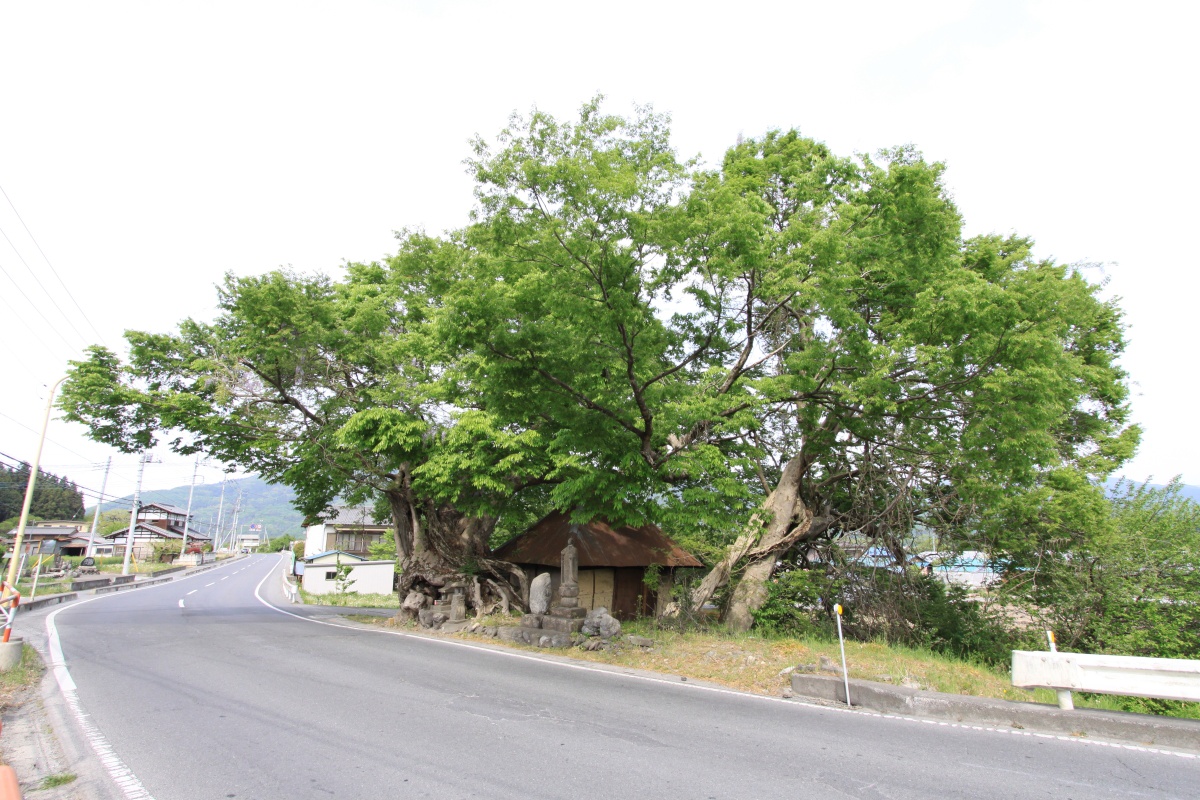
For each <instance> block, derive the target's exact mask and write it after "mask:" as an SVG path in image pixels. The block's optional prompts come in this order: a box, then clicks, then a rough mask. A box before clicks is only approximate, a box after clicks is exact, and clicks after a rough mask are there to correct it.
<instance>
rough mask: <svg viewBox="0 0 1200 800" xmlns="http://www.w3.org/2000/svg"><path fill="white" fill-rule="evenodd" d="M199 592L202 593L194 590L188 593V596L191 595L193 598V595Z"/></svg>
mask: <svg viewBox="0 0 1200 800" xmlns="http://www.w3.org/2000/svg"><path fill="white" fill-rule="evenodd" d="M198 591H200V590H199V589H192V590H191V591H190V592H188V595H189V596H191V595H193V594H195V593H196V592H198Z"/></svg>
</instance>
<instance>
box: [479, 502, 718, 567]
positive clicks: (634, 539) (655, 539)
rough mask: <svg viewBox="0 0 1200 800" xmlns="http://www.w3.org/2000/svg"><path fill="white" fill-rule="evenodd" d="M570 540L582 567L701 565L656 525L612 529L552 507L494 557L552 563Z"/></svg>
mask: <svg viewBox="0 0 1200 800" xmlns="http://www.w3.org/2000/svg"><path fill="white" fill-rule="evenodd" d="M568 538H572V539H574V540H575V547H576V549H577V550H578V551H579V566H581V567H646V566H649V565H651V564H659V565H661V566H664V567H702V566H704V565H703V564H702V563H701V562H700V560H699V559H698V558H696V557H695V556H694V555H692V554H691V553H689V552H687V551H686V550H684V549H683V548H682V547H680V546H679V545H677V544H675V543H674V542H673V541H671V540H670V539H668V538H667V537H666V535H665V534H663V532H662V531H661V530H659V529H658V527H657V526H655V525H643V526H642V527H640V528H631V527H629V526H628V525H622V526H618V527H615V528H614V527H612V526H610V525H609V524H608V523H607V522H605V521H603V520H593V521H591V522H587V523H582V524H577V523H572V522H571V515H570V514H564V513H562V512H561V511H555V512H553V513H551V514H550V515H549V516H547V517H545V518H543V519H542V520H541V521H540V522H538V523H537V524H536V525H534V526H533V527H531V528H530V529H529V530H527V531H525V532H524V533H522V534H521V535H520V536H517V537H516V538H514V539H511V540H509V541H508V542H507V543H505V544H504V545H502V546H500V547H499V548H497V549H496V552H495V553H494V555H495V557H496V558H502V559H504V560H505V561H511V562H512V563H514V564H540V565H543V566H547V567H556V566H558V565H559V563H560V562H561V560H562V551H563V548H565V547H566V546H567V539H568Z"/></svg>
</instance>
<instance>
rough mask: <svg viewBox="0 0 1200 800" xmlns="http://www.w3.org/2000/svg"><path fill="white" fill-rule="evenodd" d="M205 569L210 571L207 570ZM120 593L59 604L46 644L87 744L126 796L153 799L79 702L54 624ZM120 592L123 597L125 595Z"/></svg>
mask: <svg viewBox="0 0 1200 800" xmlns="http://www.w3.org/2000/svg"><path fill="white" fill-rule="evenodd" d="M203 571H205V572H207V570H203ZM268 574H269V573H268ZM197 575H198V573H193V574H192V575H184V576H183V577H181V578H175V579H174V580H171V581H166V582H164V583H159V584H155V585H154V586H144V587H141V588H142V589H143V591H149V590H152V589H156V588H162V587H163V586H173V585H174V584H175V582H176V581H184V580H188V579H189V578H194V577H196V576H197ZM208 585H209V586H212V585H213V584H211V583H210V584H208ZM197 591H198V590H196V589H193V590H192V591H190V592H188V594H195V593H196V592H197ZM117 596H118V594H117V593H115V592H114V593H110V594H102V595H96V596H95V597H90V598H88V599H87V600H77V601H76V602H74V603H71V604H70V605H65V606H59V607H58V608H56V609H55V610H54V611H52V612H50V614H48V615H47V616H46V634H47V639H48V643H47V647H48V649H49V651H50V664H49V666H50V667H52V668H53V671H54V680H55V681H56V682H57V683H58V688H59V691H61V692H62V694H63V700H65V701H66V704H67V708H69V709H70V711H71V715H72V716H73V717H74V718H75V722H76V723H77V724H78V725H79V728H80V730H82V731H83V735H84V738H86V739H87V740H88V744H90V745H91V746H92V750H93V751H94V752H95V753H96V758H97V759H99V761H100V763H101V764H102V765H103V767H104V769H105V771H106V772H107V773H108V775H109V777H110V778H112V780H113V783H115V784H116V785H117V787H118V788H120V789H121V793H122V794H123V795H124V796H125V797H126V800H154V796H153V795H151V794H150V792H148V791H147V790H146V787H145V786H143V785H142V782H141V781H140V780H138V778H137V776H136V775H134V774H133V771H132V770H130V769H129V767H127V766H125V762H123V761H122V760H121V759H120V757H119V756H117V754H116V753H114V752H113V749H112V745H110V744H109V743H108V740H107V739H106V738H105V737H104V734H103V733H101V732H100V729H99V728H97V727H96V725H95V724H93V723H92V721H91V718H90V717H89V716H88V714H87V713H86V712H85V711H84V710H83V706H82V705H81V704H80V702H79V697H78V695H77V694H76V686H75V680H74V679H73V678H72V677H71V671H70V670H68V669H67V665H66V658H65V657H64V656H63V650H62V641H61V640H60V639H59V636H58V628H57V627H56V626H55V624H54V618H55V617H57V616H58V615H59V614H61V613H62V612H64V611H68V610H70V609H72V608H75V607H76V606H81V605H84V604H86V603H94V602H95V601H97V600H105V599H107V598H110V597H117ZM120 596H122V597H123V596H125V595H120ZM179 603H180V605H182V604H183V599H182V598H181V599H180V601H179Z"/></svg>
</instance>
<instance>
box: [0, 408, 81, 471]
mask: <svg viewBox="0 0 1200 800" xmlns="http://www.w3.org/2000/svg"><path fill="white" fill-rule="evenodd" d="M0 417H4V418H5V419H7V420H9V421H10V422H13V423H14V424H17V425H20V426H21V427H22V428H24V429H25V430H27V431H29V432H30V433H36V434H37V435H38V436H41V435H42V432H41V431H35V430H34V429H33V428H31V427H29V426H28V425H26V424H25V423H24V422H21V420H19V419H14V418H12V417H10V416H9V415H8V414H5V413H4V412H3V411H0ZM46 441H47V442H49V443H50V444H52V445H55V446H56V447H61V448H62V449H63V450H66V451H67V452H68V453H70V454H71V455H73V456H79V457H80V458H82V459H84V460H85V461H86V460H87V456H85V455H84V454H83V453H76V452H75V451H74V450H72V449H71V448H69V447H67V446H66V445H65V444H59V443H58V442H56V441H54V440H53V439H51V438H50V437H49V436H47V437H46Z"/></svg>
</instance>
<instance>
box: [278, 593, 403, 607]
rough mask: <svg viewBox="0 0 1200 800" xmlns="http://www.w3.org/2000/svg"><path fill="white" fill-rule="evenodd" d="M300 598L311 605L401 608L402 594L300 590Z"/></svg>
mask: <svg viewBox="0 0 1200 800" xmlns="http://www.w3.org/2000/svg"><path fill="white" fill-rule="evenodd" d="M300 599H301V600H303V601H304V604H305V605H310V606H340V607H342V608H397V609H398V608H400V596H399V595H397V594H395V593H390V594H353V593H351V592H347V593H345V594H312V593H310V592H306V591H304V590H303V589H301V590H300Z"/></svg>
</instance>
